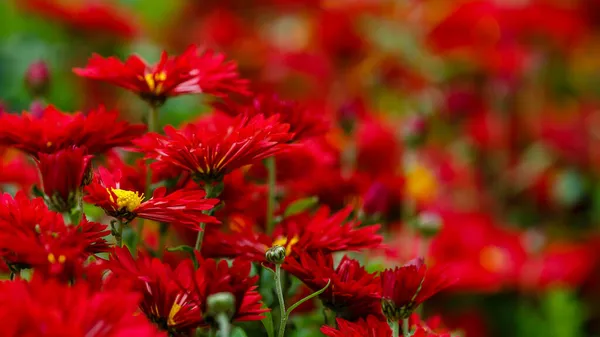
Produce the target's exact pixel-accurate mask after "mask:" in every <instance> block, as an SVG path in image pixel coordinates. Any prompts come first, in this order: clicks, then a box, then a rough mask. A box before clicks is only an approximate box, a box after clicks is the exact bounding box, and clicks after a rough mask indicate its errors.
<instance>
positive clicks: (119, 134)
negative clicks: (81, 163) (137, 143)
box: [0, 106, 146, 157]
mask: <svg viewBox="0 0 600 337" xmlns="http://www.w3.org/2000/svg"><path fill="white" fill-rule="evenodd" d="M117 118H118V113H117V112H116V111H114V110H113V111H106V110H105V109H104V107H102V106H101V107H99V108H98V109H96V110H92V111H90V112H89V113H88V114H87V115H84V114H82V113H80V112H77V113H74V114H70V113H65V112H61V111H59V110H58V109H56V108H55V107H53V106H47V107H46V108H45V109H44V113H43V114H42V116H41V117H34V116H33V115H32V114H30V113H27V112H24V113H23V114H21V115H14V114H2V115H1V116H0V145H4V146H9V147H14V148H17V149H20V150H22V151H23V152H26V153H28V154H30V155H32V156H34V157H36V156H37V155H38V153H48V154H50V153H55V152H57V151H59V150H63V149H69V148H72V147H73V146H76V147H81V148H86V149H87V151H88V153H89V154H97V153H104V152H106V151H108V150H110V149H111V148H113V147H118V146H125V145H129V144H130V142H131V140H132V139H134V138H137V137H139V136H141V135H142V134H143V133H144V132H145V131H146V127H145V126H144V125H142V124H135V125H132V124H129V123H127V122H118V121H117Z"/></svg>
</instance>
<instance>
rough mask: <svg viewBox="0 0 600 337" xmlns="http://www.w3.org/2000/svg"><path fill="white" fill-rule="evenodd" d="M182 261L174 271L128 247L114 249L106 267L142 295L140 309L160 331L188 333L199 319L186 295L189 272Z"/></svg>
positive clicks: (173, 334) (189, 280)
mask: <svg viewBox="0 0 600 337" xmlns="http://www.w3.org/2000/svg"><path fill="white" fill-rule="evenodd" d="M188 263H191V261H190V260H186V261H183V262H181V263H180V264H179V265H178V266H177V268H175V269H174V270H173V269H172V268H171V267H170V266H169V265H167V264H165V263H163V262H162V261H160V260H159V259H157V258H150V257H148V256H146V255H144V254H141V253H140V254H139V256H138V257H137V259H134V258H133V257H132V256H131V253H129V251H128V250H127V248H115V249H114V251H113V255H112V257H111V261H110V265H109V269H110V270H111V271H112V276H111V277H116V278H118V279H124V280H127V281H130V282H132V284H133V289H134V290H136V291H138V292H140V293H141V294H142V301H141V302H140V310H141V311H142V312H143V313H144V315H146V317H148V319H149V320H150V321H152V322H153V323H154V324H156V325H157V326H158V327H159V328H160V329H161V330H164V331H167V332H169V334H171V335H172V336H183V335H189V333H190V332H191V331H192V330H193V329H195V328H197V327H198V326H199V325H200V323H201V322H202V316H201V314H200V311H199V308H198V306H197V305H196V304H195V303H194V301H192V298H191V297H190V296H188V294H187V291H186V290H185V288H186V287H187V286H189V285H190V282H191V277H192V271H191V270H190V268H189V266H188Z"/></svg>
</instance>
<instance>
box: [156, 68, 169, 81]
mask: <svg viewBox="0 0 600 337" xmlns="http://www.w3.org/2000/svg"><path fill="white" fill-rule="evenodd" d="M154 78H155V79H156V80H157V81H161V82H163V81H164V80H166V79H167V73H166V72H164V71H161V72H160V73H158V74H156V75H155V76H154Z"/></svg>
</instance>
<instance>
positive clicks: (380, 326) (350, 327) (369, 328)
mask: <svg viewBox="0 0 600 337" xmlns="http://www.w3.org/2000/svg"><path fill="white" fill-rule="evenodd" d="M336 322H337V328H333V327H330V326H327V325H325V326H323V327H322V328H321V332H322V333H323V334H324V335H325V336H329V337H390V336H391V335H392V330H390V327H389V325H388V323H387V322H386V321H384V320H382V319H380V318H377V317H375V316H368V317H367V318H366V319H359V320H358V321H356V322H355V323H353V322H348V321H346V320H345V319H342V318H338V319H336Z"/></svg>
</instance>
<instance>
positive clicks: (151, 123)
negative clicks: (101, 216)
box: [136, 105, 158, 247]
mask: <svg viewBox="0 0 600 337" xmlns="http://www.w3.org/2000/svg"><path fill="white" fill-rule="evenodd" d="M147 124H148V132H156V131H157V128H158V106H156V105H150V113H149V114H148V121H147ZM150 163H152V160H150V159H148V160H147V161H146V191H145V192H146V198H147V199H150V198H151V197H152V170H151V169H150ZM143 231H144V220H143V219H140V222H139V224H138V227H137V235H136V238H137V240H136V247H137V246H138V245H139V243H140V242H141V241H142V233H143Z"/></svg>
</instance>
